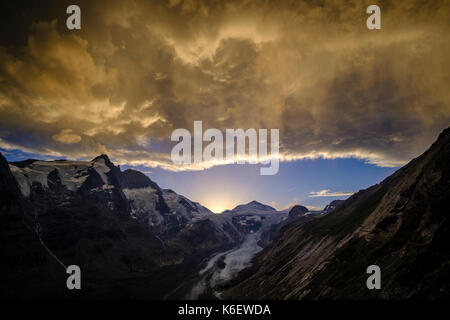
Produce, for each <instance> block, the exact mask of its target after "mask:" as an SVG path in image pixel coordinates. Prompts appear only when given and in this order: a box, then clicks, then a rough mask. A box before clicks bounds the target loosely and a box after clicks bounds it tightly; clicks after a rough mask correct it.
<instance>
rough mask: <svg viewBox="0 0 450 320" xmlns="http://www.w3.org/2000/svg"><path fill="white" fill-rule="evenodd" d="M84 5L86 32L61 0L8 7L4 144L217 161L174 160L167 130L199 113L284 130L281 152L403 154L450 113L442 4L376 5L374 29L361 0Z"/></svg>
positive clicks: (424, 142)
mask: <svg viewBox="0 0 450 320" xmlns="http://www.w3.org/2000/svg"><path fill="white" fill-rule="evenodd" d="M78 4H79V6H80V7H81V10H82V25H81V30H80V31H69V30H67V29H66V28H65V19H66V18H67V15H66V14H65V6H66V3H64V2H62V1H61V2H58V4H57V5H56V6H53V7H51V8H50V7H49V6H47V5H46V4H45V3H44V4H42V7H39V8H36V7H33V6H31V7H30V8H23V10H22V9H20V10H19V9H18V10H17V11H18V12H19V13H18V14H16V15H15V16H14V14H13V13H11V16H13V17H14V19H13V20H12V22H11V20H8V23H13V24H12V25H11V26H10V27H9V31H8V33H9V34H8V35H7V36H5V37H3V40H2V42H1V45H0V147H1V148H6V149H12V148H14V149H20V150H22V151H25V152H33V153H39V154H43V155H54V156H63V155H64V156H68V157H71V158H92V157H94V156H95V155H97V154H99V153H108V154H109V155H110V156H111V157H112V158H113V159H114V160H115V161H117V162H118V163H121V164H125V163H127V164H131V165H145V166H149V167H154V166H161V167H163V168H165V169H169V170H198V169H204V168H208V167H210V166H213V165H219V164H222V163H221V162H216V163H204V164H202V165H201V166H198V165H197V166H194V165H193V166H183V167H178V166H175V165H173V164H172V162H171V161H170V150H171V146H172V144H171V142H170V134H171V132H172V131H173V130H174V129H176V128H187V129H189V130H191V131H192V126H193V121H194V120H202V121H203V126H204V128H219V129H225V128H244V129H246V128H269V129H270V128H279V129H280V139H281V141H280V142H281V147H280V153H281V160H282V161H291V160H296V159H304V158H317V157H324V158H343V157H356V158H360V159H365V160H367V161H368V162H370V163H374V164H377V165H381V166H398V165H401V164H403V163H405V162H406V161H408V160H410V159H411V158H412V157H415V156H417V155H418V154H420V153H421V152H423V151H424V150H425V149H426V148H427V147H428V146H429V144H430V143H431V142H432V141H433V140H434V139H435V138H436V137H437V134H438V133H439V132H440V131H441V130H442V129H443V128H445V127H447V126H448V125H450V92H449V90H448V83H450V71H449V70H450V66H449V55H448V52H450V41H449V40H450V39H449V34H450V33H449V32H450V24H449V22H448V21H450V20H449V19H450V6H448V2H447V1H445V0H442V1H418V0H417V1H408V3H404V2H402V1H393V0H392V1H380V3H379V5H380V7H381V13H382V29H381V30H377V31H370V30H368V29H367V28H366V25H365V20H366V18H367V14H366V13H365V9H366V7H367V6H368V5H369V4H372V2H370V3H369V2H364V1H345V2H344V1H342V2H337V1H331V0H329V1H327V0H323V1H264V2H263V1H195V0H189V1H187V0H186V1H181V0H178V1H177V0H172V1H168V2H162V1H150V2H149V1H114V3H111V2H99V1H95V2H93V1H80V2H79V3H78ZM67 5H68V4H67ZM27 10H28V12H27ZM24 12H25V13H26V14H25V13H24ZM27 19H30V20H27ZM3 32H5V31H3ZM224 163H225V162H224Z"/></svg>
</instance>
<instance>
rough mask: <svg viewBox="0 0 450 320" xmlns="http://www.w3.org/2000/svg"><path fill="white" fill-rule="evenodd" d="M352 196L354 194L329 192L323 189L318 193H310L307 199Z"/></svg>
mask: <svg viewBox="0 0 450 320" xmlns="http://www.w3.org/2000/svg"><path fill="white" fill-rule="evenodd" d="M352 194H354V192H339V191H338V192H330V190H327V189H324V190H320V191H312V192H310V193H309V197H311V198H317V197H347V196H351V195H352Z"/></svg>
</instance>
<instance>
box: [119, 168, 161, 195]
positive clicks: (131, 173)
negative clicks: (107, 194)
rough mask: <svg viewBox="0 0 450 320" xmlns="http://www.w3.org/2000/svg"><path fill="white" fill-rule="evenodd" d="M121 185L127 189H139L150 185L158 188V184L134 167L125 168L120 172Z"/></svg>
mask: <svg viewBox="0 0 450 320" xmlns="http://www.w3.org/2000/svg"><path fill="white" fill-rule="evenodd" d="M122 185H123V187H124V188H127V189H139V188H147V187H151V188H153V189H157V190H159V189H160V188H159V186H158V185H157V184H156V183H155V182H153V181H152V180H151V179H150V178H149V177H148V176H147V175H145V174H143V173H142V172H140V171H137V170H134V169H127V170H125V171H123V172H122Z"/></svg>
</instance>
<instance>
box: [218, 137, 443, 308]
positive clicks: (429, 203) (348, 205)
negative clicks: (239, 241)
mask: <svg viewBox="0 0 450 320" xmlns="http://www.w3.org/2000/svg"><path fill="white" fill-rule="evenodd" d="M449 195H450V128H449V129H446V130H444V131H443V132H442V133H441V135H440V136H439V138H438V140H437V141H436V142H435V143H434V144H433V145H432V146H431V147H430V149H429V150H427V151H426V152H425V153H424V154H423V155H421V156H420V157H418V158H416V159H414V160H412V161H411V162H410V163H409V164H407V165H406V166H404V167H403V168H401V169H399V170H398V171H397V172H395V173H394V174H393V175H391V176H390V177H388V178H387V179H385V180H384V181H383V182H381V183H380V184H377V185H374V186H372V187H370V188H368V189H366V190H362V191H360V192H358V193H356V194H354V195H353V196H351V197H350V198H349V199H348V200H346V201H344V202H342V203H340V204H339V206H338V207H337V208H336V209H335V210H334V211H333V212H332V213H330V214H329V215H327V216H324V217H321V218H318V219H314V220H312V221H309V222H307V223H305V222H304V221H294V222H293V223H290V224H288V225H286V226H284V227H283V228H282V230H281V231H280V233H279V234H278V236H277V237H276V238H275V240H274V242H273V243H272V244H271V245H270V246H269V247H268V248H266V249H265V250H263V251H262V252H261V253H259V254H258V255H257V257H256V258H255V259H254V264H253V266H252V267H250V268H248V269H246V270H243V271H242V272H241V273H240V274H239V276H238V278H237V279H235V281H233V283H232V284H231V288H229V289H228V290H227V291H225V292H224V294H223V297H224V298H229V299H230V298H231V299H373V298H381V299H410V298H411V299H420V298H422V299H424V298H425V299H443V298H448V296H449V294H450V250H449V247H448V244H449V243H450V230H449V214H450V205H449ZM372 264H376V265H378V266H379V267H380V268H381V283H382V285H381V290H368V289H367V287H366V279H367V277H368V275H367V274H366V268H367V267H368V266H369V265H372Z"/></svg>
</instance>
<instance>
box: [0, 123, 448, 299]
mask: <svg viewBox="0 0 450 320" xmlns="http://www.w3.org/2000/svg"><path fill="white" fill-rule="evenodd" d="M449 163H450V128H449V129H446V130H445V131H444V132H443V133H442V134H441V135H440V136H439V138H438V140H437V141H436V142H435V143H434V144H433V145H432V146H431V148H430V149H429V150H428V151H426V152H425V153H424V154H423V155H421V156H420V157H418V158H416V159H413V160H412V161H411V162H410V163H409V164H407V165H406V166H405V167H403V168H401V169H399V170H398V171H397V172H395V173H394V174H393V175H392V176H390V177H388V178H386V179H385V180H384V181H382V182H381V183H379V184H377V185H374V186H372V187H370V188H368V189H366V190H361V191H359V192H357V193H356V194H354V195H353V196H351V197H350V198H349V199H347V200H345V201H333V202H331V203H330V204H329V205H328V206H326V207H325V208H324V210H322V211H320V212H312V211H309V210H308V209H307V208H306V207H303V206H300V205H298V206H294V207H293V208H291V209H290V210H288V211H277V210H275V209H274V208H272V207H270V206H268V205H265V204H262V203H259V202H257V201H252V202H249V203H247V204H243V205H238V206H236V207H235V208H234V209H232V210H226V211H224V212H222V213H221V214H214V213H212V212H211V211H210V210H209V209H207V208H206V207H204V206H202V205H201V204H199V203H197V202H194V201H191V200H189V199H188V198H186V197H184V196H182V195H179V194H177V193H176V192H174V191H173V190H169V189H162V188H160V187H159V186H158V184H157V183H155V182H154V181H152V180H151V179H150V178H149V177H148V176H146V175H145V174H143V173H141V172H139V171H136V170H132V169H128V170H125V171H121V169H120V168H119V167H118V166H115V165H114V164H113V163H112V162H111V161H110V159H109V158H108V156H107V155H101V156H98V157H96V158H95V159H93V160H92V161H68V160H55V161H40V160H34V159H29V160H25V161H19V162H10V163H8V162H7V161H6V160H5V158H4V157H3V156H2V155H1V154H0V252H1V256H2V257H1V266H0V268H1V269H0V274H1V278H0V281H1V283H2V286H1V291H0V296H1V297H8V298H56V297H57V298H106V299H108V298H127V299H132V298H145V299H182V298H185V299H186V298H187V299H197V298H214V299H215V298H219V299H223V298H226V299H228V298H229V299H372V298H377V299H407V298H427V299H434V298H435V299H439V298H446V297H448V295H449V283H450V281H449V275H450V269H449V266H450V263H449V261H450V260H449V250H448V243H449V240H450V239H449V229H448V227H449V223H448V214H449V206H448V196H449V191H450V165H449ZM373 264H375V265H378V266H379V267H380V268H381V272H382V289H381V290H368V289H367V287H366V279H367V274H366V268H367V267H368V266H369V265H373ZM68 265H78V266H79V267H80V268H81V270H82V290H67V288H66V278H67V274H66V270H65V269H66V267H67V266H68Z"/></svg>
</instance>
